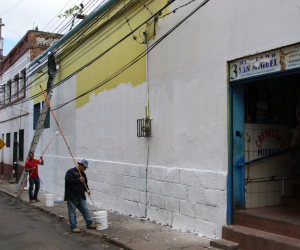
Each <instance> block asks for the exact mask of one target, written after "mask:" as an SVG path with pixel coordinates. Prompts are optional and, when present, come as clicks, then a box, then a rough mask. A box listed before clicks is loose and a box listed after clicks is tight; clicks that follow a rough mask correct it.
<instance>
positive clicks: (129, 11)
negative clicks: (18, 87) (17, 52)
mask: <svg viewBox="0 0 300 250" xmlns="http://www.w3.org/2000/svg"><path fill="white" fill-rule="evenodd" d="M145 2H146V4H147V5H148V6H147V8H145V6H144V4H143V3H142V2H141V1H129V0H128V1H125V2H124V1H119V3H117V4H116V5H115V6H114V8H112V9H110V10H108V11H107V12H105V14H103V15H100V16H98V17H96V18H95V19H94V20H93V21H92V22H90V23H88V24H87V25H86V26H85V27H83V28H82V29H81V30H80V31H79V32H77V33H76V34H74V35H73V36H72V37H71V38H70V39H69V40H68V41H66V42H65V43H64V44H63V45H62V47H61V52H59V53H56V55H55V57H56V60H57V62H59V66H60V69H59V73H58V76H57V81H59V80H62V79H65V78H66V77H68V76H69V75H70V74H73V73H74V72H76V71H78V73H77V74H76V79H77V81H76V96H77V97H78V96H80V95H82V94H84V93H86V92H87V91H89V90H90V89H92V88H94V87H95V89H94V90H93V91H91V92H90V93H89V94H87V95H85V96H84V97H81V98H80V99H77V101H76V106H77V108H79V107H82V106H84V105H85V104H86V103H88V102H89V96H90V95H92V94H93V93H94V94H96V95H97V94H98V93H99V92H103V91H104V90H111V89H113V88H115V87H117V86H118V85H120V84H121V83H130V84H131V85H132V87H135V86H137V85H139V84H142V83H143V82H145V81H146V60H145V57H143V55H144V52H145V49H146V45H145V36H144V34H146V37H147V39H148V40H150V39H153V38H154V37H155V36H154V30H155V28H154V27H156V28H157V23H156V22H153V19H152V20H151V21H150V22H149V23H147V24H144V25H142V26H141V27H140V28H139V29H138V30H137V31H136V32H134V33H133V34H132V35H128V33H130V32H131V31H132V30H134V29H135V28H137V27H138V26H139V25H141V24H143V23H144V22H145V21H146V20H147V19H148V18H150V17H151V16H152V14H153V13H155V12H156V11H158V10H159V9H161V8H162V7H163V6H164V5H166V3H167V2H168V1H166V0H164V1H145ZM124 6H125V7H124ZM167 9H168V8H167ZM149 10H150V11H149ZM164 12H167V10H164ZM164 12H163V13H164ZM143 32H145V33H144V34H143ZM122 39H124V40H122ZM139 56H141V57H140V58H139ZM95 58H98V59H96V60H95V61H94V59H95ZM136 59H140V60H137V61H136V62H135V61H134V60H136ZM60 60H61V61H60ZM90 62H93V63H92V64H90V66H88V67H85V65H87V64H89V63H90ZM131 64H132V65H131ZM82 67H85V68H84V70H82V71H81V70H80V69H81V68H82ZM127 68H128V69H127ZM125 69H126V70H125ZM120 72H122V75H119V74H120ZM108 80H110V81H108ZM100 85H101V86H100ZM36 91H39V90H36ZM30 94H32V95H34V94H36V92H32V93H30Z"/></svg>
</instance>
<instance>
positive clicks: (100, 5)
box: [6, 1, 113, 104]
mask: <svg viewBox="0 0 300 250" xmlns="http://www.w3.org/2000/svg"><path fill="white" fill-rule="evenodd" d="M102 3H103V1H102V2H101V3H100V5H98V6H97V8H98V7H99V6H101V4H102ZM112 8H113V6H112ZM80 35H82V34H80ZM45 73H47V72H45ZM45 73H44V74H45ZM27 79H28V78H27ZM22 90H24V89H22ZM30 99H31V98H30ZM6 101H7V100H6ZM19 103H20V102H18V103H16V104H19Z"/></svg>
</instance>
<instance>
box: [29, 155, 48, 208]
mask: <svg viewBox="0 0 300 250" xmlns="http://www.w3.org/2000/svg"><path fill="white" fill-rule="evenodd" d="M33 157H34V153H32V152H30V153H29V159H28V160H27V161H26V163H25V171H26V172H29V175H30V178H29V200H30V202H31V203H34V202H39V201H40V200H39V199H38V198H37V195H38V192H39V189H40V178H39V172H38V164H40V165H44V160H43V156H41V157H40V161H39V160H37V159H34V158H33ZM33 186H35V189H34V195H32V191H33Z"/></svg>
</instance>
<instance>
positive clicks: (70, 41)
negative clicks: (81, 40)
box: [27, 0, 105, 79]
mask: <svg viewBox="0 0 300 250" xmlns="http://www.w3.org/2000/svg"><path fill="white" fill-rule="evenodd" d="M90 1H91V0H90ZM104 2H105V1H102V2H101V3H100V6H101V4H102V3H104ZM98 7H99V6H98ZM98 7H97V8H98ZM96 21H97V20H96ZM88 28H90V27H88ZM83 34H84V32H83V33H82V34H78V35H77V36H81V35H83ZM76 38H77V37H76V36H75V37H74V38H73V39H70V40H69V41H68V42H67V43H66V46H68V44H70V43H72V42H73V40H74V39H75V40H76ZM43 60H44V61H46V60H47V58H44V59H43ZM41 64H42V63H41ZM46 73H47V71H46V72H45V73H44V74H46ZM44 74H43V75H44ZM28 78H29V77H27V79H28Z"/></svg>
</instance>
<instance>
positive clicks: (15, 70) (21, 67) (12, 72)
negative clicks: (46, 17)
mask: <svg viewBox="0 0 300 250" xmlns="http://www.w3.org/2000/svg"><path fill="white" fill-rule="evenodd" d="M91 1H94V0H89V1H88V3H86V8H85V9H86V10H85V11H86V12H88V11H89V9H88V7H89V6H88V4H89V3H90V2H91ZM94 5H95V3H94ZM92 7H93V6H92ZM78 13H79V12H78ZM52 20H53V19H52ZM67 20H68V18H65V19H64V20H63V21H62V23H64V22H65V21H67ZM71 21H72V19H70V20H69V21H68V22H67V23H66V24H65V25H64V26H63V27H62V28H61V29H60V30H59V31H58V33H57V35H59V33H63V32H64V30H66V29H67V27H68V25H69V24H70V22H71ZM78 22H79V21H78ZM62 23H61V24H62ZM61 24H60V25H61ZM75 24H76V23H75ZM46 26H47V25H46ZM55 30H56V29H55ZM55 30H54V31H55ZM54 31H52V32H49V31H48V32H45V33H49V34H50V35H51V34H53V33H54ZM54 39H55V38H54V37H51V38H49V39H48V40H49V41H47V43H46V44H45V46H49V45H50V44H51V43H52V42H53V41H54ZM42 50H43V51H44V49H38V50H37V51H36V52H34V54H33V55H31V57H32V56H33V57H35V56H37V55H39V54H40V52H41V51H42ZM29 61H30V58H28V59H27V60H26V61H25V62H23V63H22V64H20V65H18V66H17V67H16V68H15V69H14V70H13V71H9V72H7V73H5V72H4V73H3V74H2V77H3V78H8V79H9V78H12V77H13V76H14V75H16V73H17V72H18V73H19V71H20V69H23V67H24V65H25V64H26V63H28V62H29ZM28 68H29V67H28ZM28 68H25V69H28ZM23 70H24V69H23ZM7 74H10V75H9V76H7Z"/></svg>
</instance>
